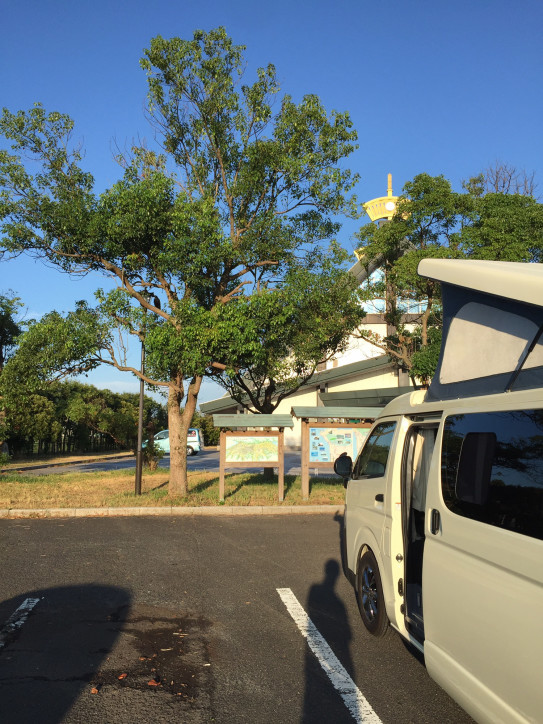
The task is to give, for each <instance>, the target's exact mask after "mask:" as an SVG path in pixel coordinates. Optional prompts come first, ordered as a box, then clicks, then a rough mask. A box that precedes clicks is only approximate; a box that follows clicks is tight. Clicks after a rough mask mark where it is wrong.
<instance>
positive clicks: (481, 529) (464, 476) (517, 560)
mask: <svg viewBox="0 0 543 724" xmlns="http://www.w3.org/2000/svg"><path fill="white" fill-rule="evenodd" d="M479 409H480V408H479ZM530 413H532V414H530ZM542 433H543V411H541V410H532V411H527V410H522V411H495V410H494V411H491V412H478V411H477V412H475V411H474V412H473V413H469V412H466V408H465V406H464V407H463V409H462V410H459V412H458V414H452V415H451V414H449V415H448V417H447V418H446V419H445V420H444V422H443V424H442V426H441V428H440V431H439V433H438V437H437V440H436V452H437V453H438V455H437V456H436V457H437V460H434V463H435V465H433V466H432V471H431V480H430V484H429V486H428V491H427V498H426V521H425V529H426V530H425V534H426V536H425V549H424V565H423V575H422V586H423V600H424V633H425V641H424V655H425V660H426V666H427V669H428V672H429V673H430V675H431V676H432V677H433V678H434V679H435V680H436V681H437V682H438V683H439V684H440V685H441V686H442V687H443V688H444V689H445V690H446V691H448V692H449V694H450V695H451V696H452V697H453V698H454V699H456V700H457V701H458V702H459V703H460V704H461V706H463V707H464V708H465V709H466V710H467V711H468V712H469V713H470V714H471V715H472V716H473V717H474V718H475V719H476V720H477V721H482V722H485V721H487V722H492V723H494V722H527V721H539V720H540V717H541V712H542V711H543V695H542V686H541V662H540V658H541V644H542V642H543V624H542V616H541V612H542V611H543V587H542V580H543V575H542V573H543V541H542V540H541V534H542V531H541V520H542V517H541V497H542V493H543V462H542V456H541V455H540V452H541V451H540V450H539V448H540V447H541V446H542V445H543V434H542Z"/></svg>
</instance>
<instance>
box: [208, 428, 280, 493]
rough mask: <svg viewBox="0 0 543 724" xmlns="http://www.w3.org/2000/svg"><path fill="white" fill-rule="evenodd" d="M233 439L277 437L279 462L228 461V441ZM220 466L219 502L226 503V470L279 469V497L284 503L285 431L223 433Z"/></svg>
mask: <svg viewBox="0 0 543 724" xmlns="http://www.w3.org/2000/svg"><path fill="white" fill-rule="evenodd" d="M232 437H276V438H277V451H278V455H277V460H259V461H256V462H254V461H250V462H239V461H235V462H233V461H227V460H226V440H227V439H228V438H232ZM219 459H220V466H219V500H220V501H221V502H224V478H225V469H226V468H239V467H243V468H271V467H274V468H277V478H278V483H277V485H278V497H279V502H280V503H282V502H283V500H284V497H285V443H284V430H283V428H280V429H279V430H267V431H264V430H255V431H251V430H246V431H238V432H236V431H228V432H224V431H221V437H220V458H219Z"/></svg>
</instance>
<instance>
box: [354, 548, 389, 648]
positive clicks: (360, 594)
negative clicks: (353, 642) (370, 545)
mask: <svg viewBox="0 0 543 724" xmlns="http://www.w3.org/2000/svg"><path fill="white" fill-rule="evenodd" d="M356 593H357V598H358V608H359V609H360V616H361V617H362V621H363V623H364V626H365V627H366V628H367V629H368V631H369V632H370V634H372V635H373V636H376V637H378V638H380V637H381V636H384V635H385V633H386V631H387V629H388V616H387V614H386V610H385V599H384V596H383V586H382V584H381V575H380V573H379V566H378V565H377V561H376V560H375V556H374V555H373V553H372V552H371V551H366V552H365V553H364V555H363V556H362V557H361V558H360V562H359V564H358V576H357V590H356Z"/></svg>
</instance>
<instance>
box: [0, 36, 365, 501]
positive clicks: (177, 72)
mask: <svg viewBox="0 0 543 724" xmlns="http://www.w3.org/2000/svg"><path fill="white" fill-rule="evenodd" d="M243 50H244V48H243V47H242V46H236V45H234V44H233V42H232V40H231V39H230V38H229V37H228V36H227V34H226V32H225V30H224V29H223V28H219V29H217V30H213V31H211V32H210V33H204V32H202V31H197V32H195V33H194V37H193V39H192V40H183V39H181V38H172V39H170V40H165V39H163V38H161V37H160V36H158V37H156V38H154V39H153V40H152V41H151V45H150V48H149V49H148V50H146V51H145V56H144V58H143V60H142V66H143V68H144V69H145V71H146V72H147V75H148V80H149V112H150V115H151V116H152V118H153V119H154V122H155V126H156V129H157V132H158V133H159V134H160V135H161V137H162V144H163V146H162V149H163V151H164V155H160V154H157V153H155V152H152V151H149V150H147V149H145V148H136V149H134V154H133V158H132V159H131V160H129V161H128V162H127V163H126V170H125V174H124V177H123V178H122V179H121V180H120V181H119V182H118V183H117V184H115V185H114V186H113V187H112V188H111V189H109V190H108V191H106V192H105V193H104V194H102V196H101V197H100V198H97V197H96V195H95V194H94V192H93V178H92V176H91V175H90V174H89V173H87V172H85V171H83V170H82V169H81V168H80V165H79V164H80V162H81V152H80V150H79V149H78V148H77V147H76V148H74V147H73V145H71V144H70V135H71V132H72V129H73V123H72V121H71V120H70V119H69V118H68V117H67V116H65V115H62V114H60V113H47V112H46V111H45V110H44V109H43V108H42V107H41V106H39V105H37V106H35V107H34V108H33V109H31V110H30V111H29V112H27V113H25V112H19V113H15V114H13V113H10V112H9V111H7V110H4V113H3V116H2V119H1V120H0V132H2V133H3V134H4V135H5V137H6V138H7V139H9V140H10V141H11V142H12V149H13V151H14V153H8V152H7V151H0V188H1V191H0V219H1V220H2V225H1V229H2V233H3V237H4V242H3V243H4V246H5V248H7V249H8V250H10V251H13V252H20V251H21V250H26V251H28V252H30V253H33V254H35V255H37V256H39V257H41V258H44V259H46V260H48V261H49V262H50V263H53V264H55V265H57V266H58V267H60V268H61V269H63V270H65V271H69V272H76V273H88V272H89V271H97V272H101V273H103V274H106V275H108V276H110V277H111V278H113V279H114V281H115V284H116V289H115V290H114V291H112V292H100V293H99V295H98V299H99V307H98V308H97V310H89V309H83V308H81V309H80V310H79V313H78V315H77V316H73V317H72V318H69V317H68V318H66V319H65V322H66V325H67V326H68V327H70V328H71V330H72V332H73V334H74V336H73V337H70V338H69V341H66V342H65V343H62V340H60V339H59V336H58V335H56V336H55V337H54V340H55V345H57V346H58V344H60V346H61V348H62V349H63V350H64V352H65V353H66V359H65V360H64V367H63V369H68V368H70V369H82V368H86V369H89V368H92V367H93V366H95V365H96V364H99V363H102V362H105V363H106V364H111V365H114V366H115V367H117V368H118V369H121V370H127V371H130V372H132V373H133V374H134V375H136V376H137V377H141V378H143V379H144V380H145V381H146V382H147V383H149V384H152V385H155V386H157V387H161V388H163V389H165V390H166V391H167V394H168V416H169V423H168V427H169V430H170V445H171V469H170V492H172V493H180V494H186V493H187V490H188V487H187V475H186V435H187V430H188V428H189V425H190V422H191V419H192V416H193V414H194V411H195V408H196V401H197V397H198V393H199V390H200V386H201V384H202V380H203V377H204V375H205V374H206V373H210V372H211V371H212V370H213V369H216V368H217V365H216V364H215V363H216V362H217V360H218V366H219V368H221V367H222V368H224V362H221V359H220V358H221V356H222V355H221V354H220V352H221V350H222V349H223V348H224V346H225V345H226V346H227V347H228V348H229V349H230V350H233V349H234V348H235V345H234V344H233V341H235V340H239V342H240V344H239V349H240V350H242V351H243V353H245V350H246V349H247V347H248V346H249V345H250V344H258V343H259V340H258V339H253V340H252V341H251V340H250V339H248V331H247V330H248V329H250V330H254V328H255V327H254V325H252V326H251V325H248V324H247V319H246V317H245V316H244V314H245V313H246V311H247V309H248V308H249V309H251V308H252V307H251V306H250V305H249V306H248V305H246V304H244V303H237V302H238V300H244V299H247V298H250V297H251V296H252V295H255V294H259V293H260V292H261V291H262V290H263V289H267V290H268V292H269V293H270V294H272V293H273V290H274V289H279V288H280V284H281V281H282V280H283V279H284V278H285V275H286V274H287V272H288V270H289V268H290V267H291V266H292V265H293V264H296V265H303V264H304V263H307V264H308V265H310V264H311V254H312V248H313V247H314V246H315V245H316V244H318V243H319V242H321V241H322V240H324V239H329V238H330V237H331V236H333V235H334V234H335V233H336V232H337V229H338V225H337V223H336V222H335V221H334V217H335V215H337V214H339V213H351V212H352V213H354V212H355V210H356V206H355V201H354V199H353V198H351V197H350V196H349V193H350V190H351V188H352V186H353V184H354V183H355V181H356V177H355V176H353V175H351V174H350V172H349V171H347V170H345V169H344V168H343V167H342V160H343V159H344V158H345V157H346V156H348V155H349V154H350V153H351V152H352V151H353V149H354V148H355V145H354V142H355V140H356V133H355V132H354V131H353V130H352V127H351V122H350V119H349V116H348V114H346V113H335V112H334V113H332V114H330V115H328V114H327V113H326V112H325V110H324V108H323V107H322V105H321V103H320V101H319V99H318V98H317V97H316V96H314V95H308V96H305V97H304V98H303V100H302V101H301V102H300V103H295V102H294V101H293V100H292V98H290V97H289V96H284V97H283V98H282V99H281V100H279V99H278V94H279V86H278V83H277V79H276V73H275V68H274V67H273V66H272V65H268V66H267V67H266V68H260V69H259V70H258V71H257V78H256V80H255V81H254V82H253V83H252V84H244V83H243V82H242V74H243V70H244V65H245V63H244V60H243ZM28 156H31V157H33V158H34V159H35V161H36V162H37V163H38V171H37V173H32V172H31V171H30V169H29V165H28V163H27V161H26V158H27V157H28ZM304 260H305V262H304ZM257 306H258V305H257ZM226 310H228V311H226ZM226 318H227V319H228V324H225V323H223V321H224V320H225V319H226ZM63 324H64V323H63ZM46 326H47V325H46ZM48 328H49V329H51V325H50V324H49V327H48ZM115 328H117V329H122V330H124V331H126V332H128V333H129V334H131V335H134V336H135V337H137V338H138V339H139V340H140V341H141V342H142V343H143V344H144V345H145V351H146V371H145V373H144V374H142V373H141V372H140V370H139V369H137V368H135V367H133V366H131V365H129V364H127V363H126V361H125V360H124V359H123V358H122V356H121V357H119V355H118V352H117V349H116V347H115V345H114V342H113V339H112V330H114V329H115ZM33 334H34V338H35V339H37V338H38V337H39V336H40V334H41V336H42V340H43V342H47V336H46V335H45V334H42V333H41V332H39V330H37V329H35V330H34V331H33ZM46 347H47V350H48V351H49V352H50V353H51V355H52V356H53V358H54V360H56V361H58V365H60V364H61V359H60V357H59V355H58V354H57V353H56V352H55V350H54V349H52V347H51V345H49V346H47V345H46ZM81 360H83V362H81ZM55 364H56V362H55ZM227 364H228V365H229V367H230V368H231V369H235V367H236V363H235V360H234V359H232V358H230V359H228V360H227ZM182 401H183V402H184V408H183V410H181V402H182Z"/></svg>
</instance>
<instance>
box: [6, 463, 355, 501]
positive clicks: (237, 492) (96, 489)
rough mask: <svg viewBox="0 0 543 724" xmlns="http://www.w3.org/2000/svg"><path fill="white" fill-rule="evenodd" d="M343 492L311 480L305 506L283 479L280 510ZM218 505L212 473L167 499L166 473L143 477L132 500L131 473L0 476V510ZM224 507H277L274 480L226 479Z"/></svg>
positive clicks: (336, 483) (293, 482)
mask: <svg viewBox="0 0 543 724" xmlns="http://www.w3.org/2000/svg"><path fill="white" fill-rule="evenodd" d="M343 502H344V489H343V485H342V482H341V480H340V478H337V477H330V478H312V479H311V480H310V495H309V500H307V501H304V500H303V499H302V490H301V478H300V476H294V475H286V476H285V499H284V502H283V503H282V504H283V505H304V504H305V505H307V504H310V505H321V504H334V505H337V504H342V503H343ZM218 504H219V476H218V473H216V472H194V473H189V495H188V496H187V497H180V496H178V497H175V496H170V495H168V470H164V469H158V470H156V471H154V472H149V471H145V472H144V476H143V480H142V495H140V496H135V495H134V471H133V470H122V471H115V472H110V473H103V472H100V473H66V474H60V473H58V472H53V473H51V474H50V475H40V476H33V475H24V474H23V473H11V472H6V473H2V474H1V475H0V508H30V509H40V508H101V507H104V508H107V507H115V508H116V507H125V506H161V505H184V506H205V505H218ZM224 504H225V505H281V503H279V501H278V499H277V480H275V482H268V481H265V480H264V479H263V476H262V475H261V474H256V473H242V474H237V475H227V476H226V480H225V502H224Z"/></svg>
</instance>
